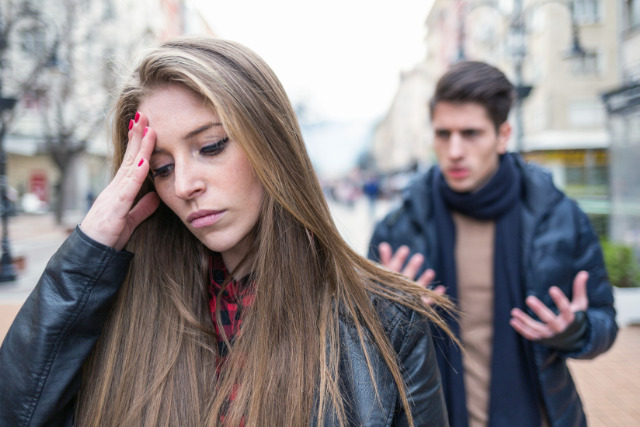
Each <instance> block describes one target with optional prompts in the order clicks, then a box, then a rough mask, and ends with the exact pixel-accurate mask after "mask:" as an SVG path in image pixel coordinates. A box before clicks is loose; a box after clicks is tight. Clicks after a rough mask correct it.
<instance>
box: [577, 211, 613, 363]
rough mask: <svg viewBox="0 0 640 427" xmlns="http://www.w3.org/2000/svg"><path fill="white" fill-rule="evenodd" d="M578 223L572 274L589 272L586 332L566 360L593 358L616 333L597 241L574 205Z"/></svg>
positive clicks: (607, 346)
mask: <svg viewBox="0 0 640 427" xmlns="http://www.w3.org/2000/svg"><path fill="white" fill-rule="evenodd" d="M575 212H576V213H575V214H576V216H577V224H578V245H577V254H576V257H575V266H574V267H575V271H576V272H578V271H580V270H586V271H587V272H589V281H588V282H587V296H588V298H589V307H588V308H587V310H586V315H587V331H586V337H585V339H584V345H583V346H582V348H580V349H579V350H577V351H573V352H570V353H567V355H566V356H567V357H572V358H580V359H592V358H594V357H596V356H598V355H600V354H602V353H604V352H605V351H607V350H608V349H609V348H610V347H611V346H612V345H613V342H614V340H615V338H616V335H617V333H618V325H617V324H616V320H615V317H616V311H615V308H614V305H613V291H612V288H611V284H610V283H609V278H608V275H607V271H606V267H605V264H604V258H603V256H602V249H601V247H600V242H599V241H598V238H597V236H596V235H595V233H594V231H593V228H592V227H591V223H590V221H589V218H588V217H587V215H586V214H585V213H584V212H582V211H581V210H580V209H579V208H578V207H577V206H575Z"/></svg>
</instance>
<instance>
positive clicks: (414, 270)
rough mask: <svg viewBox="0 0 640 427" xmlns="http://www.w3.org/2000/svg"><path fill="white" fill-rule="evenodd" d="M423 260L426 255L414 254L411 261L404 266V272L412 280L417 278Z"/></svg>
mask: <svg viewBox="0 0 640 427" xmlns="http://www.w3.org/2000/svg"><path fill="white" fill-rule="evenodd" d="M423 262H424V256H422V255H421V254H413V255H412V256H411V258H409V262H408V263H407V265H406V266H405V267H404V270H402V274H403V275H404V276H406V277H408V278H409V279H411V280H415V278H416V276H417V275H418V271H419V270H420V267H422V263H423Z"/></svg>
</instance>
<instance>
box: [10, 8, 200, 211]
mask: <svg viewBox="0 0 640 427" xmlns="http://www.w3.org/2000/svg"><path fill="white" fill-rule="evenodd" d="M0 1H2V0H0ZM66 1H67V0H63V1H60V0H40V1H38V2H37V3H38V4H37V7H38V10H39V12H38V17H37V19H39V20H40V21H43V23H44V27H45V28H46V29H47V30H46V31H45V32H44V33H42V34H40V35H39V37H43V38H49V37H54V36H55V37H57V39H63V40H65V43H69V44H73V45H74V47H75V49H74V50H73V52H71V51H70V48H68V47H65V45H64V44H63V43H60V47H59V48H57V49H56V51H55V52H54V55H53V56H52V57H51V60H49V61H48V63H47V65H46V66H45V67H44V68H42V69H41V70H40V73H42V74H43V75H41V76H40V77H39V79H38V81H39V82H44V83H45V84H44V85H42V86H40V85H39V84H36V85H34V86H33V87H32V88H31V90H27V91H26V92H24V93H22V94H20V95H19V96H18V97H19V100H18V104H17V106H16V112H15V117H14V119H13V120H12V121H11V123H10V126H9V129H8V134H7V135H6V137H5V148H6V151H7V179H8V184H9V185H10V186H11V187H13V188H14V189H15V190H17V195H18V197H20V196H23V195H25V194H28V193H32V194H36V195H37V196H38V198H39V199H40V200H41V201H42V202H43V203H46V204H53V202H54V201H55V200H54V199H55V198H56V197H59V194H60V190H61V188H62V187H63V186H64V191H65V192H66V193H67V195H66V197H65V206H63V209H64V211H65V212H66V213H68V214H69V215H71V217H72V218H70V219H69V221H72V220H74V219H78V218H77V216H78V215H82V214H84V212H86V209H87V207H88V203H89V202H90V199H91V198H92V197H94V196H95V195H97V194H98V193H99V192H100V191H101V190H102V189H103V188H104V187H105V185H106V184H107V183H108V181H109V178H110V174H111V168H110V164H109V153H110V147H109V143H108V135H109V129H108V127H109V124H108V123H107V117H108V113H109V111H108V110H109V107H110V104H111V101H112V100H113V95H114V93H115V91H116V90H117V87H118V84H119V83H120V80H121V77H122V76H123V75H126V72H127V70H129V69H130V66H131V64H133V63H135V61H136V55H137V54H138V53H139V52H141V51H142V50H143V49H146V48H149V47H151V46H154V45H156V44H157V43H159V42H161V41H163V40H167V39H170V38H172V37H174V36H178V35H182V34H189V33H198V34H213V32H212V30H211V29H210V28H209V26H208V25H207V23H206V22H205V20H204V19H203V18H202V16H201V15H200V13H199V12H198V10H197V9H196V8H194V7H193V6H191V5H190V3H189V2H188V1H185V0H136V1H133V0H100V1H86V2H76V4H77V10H75V11H74V15H73V16H71V17H70V16H69V15H68V11H67V10H65V6H66V5H67V2H66ZM13 3H14V7H22V5H23V4H30V3H33V2H29V1H27V0H23V1H21V2H13ZM70 18H71V19H77V22H75V23H74V24H73V25H69V23H65V20H68V19H70ZM70 28H71V30H70ZM64 31H73V34H69V35H68V36H67V37H66V38H65V37H61V35H60V34H59V32H64ZM56 32H58V34H57V35H56ZM29 38H31V39H33V38H34V35H33V34H30V33H27V32H23V33H21V32H16V33H15V34H12V39H13V40H14V43H13V44H11V45H9V46H8V47H7V49H6V52H5V55H4V56H5V58H6V61H5V65H8V66H10V67H12V68H14V70H13V71H15V70H16V69H18V70H19V67H20V66H21V65H24V66H25V67H26V66H27V63H29V62H33V61H34V58H32V57H31V58H30V57H29V54H30V53H29V52H27V54H26V55H25V52H23V51H22V48H21V46H23V45H24V44H25V43H30V42H35V43H37V42H38V40H35V41H30V40H29ZM36 38H37V37H36ZM67 53H69V54H70V55H72V57H67V56H66V54H67ZM11 72H12V70H3V73H4V75H5V76H7V75H10V74H11ZM64 78H69V79H72V81H71V82H72V84H73V86H74V90H75V91H76V92H75V93H76V94H77V96H75V97H74V98H73V100H72V102H68V104H69V105H66V106H65V108H66V109H70V110H72V111H71V112H72V113H75V114H76V116H79V117H81V118H82V120H81V121H80V122H79V123H76V124H75V126H78V127H82V126H87V130H89V131H90V132H88V135H90V136H89V137H88V140H87V141H86V149H84V150H82V152H81V153H80V154H79V155H77V156H74V158H73V161H72V164H71V165H70V167H69V172H68V173H67V177H66V180H65V182H62V181H61V176H60V171H59V168H58V167H56V164H55V163H54V161H53V159H52V156H51V154H50V151H47V141H46V140H45V135H46V134H47V130H48V129H47V126H50V125H51V123H49V122H47V120H46V119H45V118H44V117H43V116H44V115H45V113H46V110H47V108H46V107H48V106H49V104H48V103H51V102H54V99H56V97H57V96H59V94H58V93H55V92H53V91H52V89H50V88H45V86H46V83H47V82H50V81H53V80H55V79H64ZM5 80H6V79H5ZM3 89H4V92H9V91H11V89H12V88H11V87H10V82H8V84H7V83H6V82H5V85H4V88H3ZM14 89H15V88H14ZM46 90H49V91H51V93H47V94H43V93H42V92H43V91H46ZM43 95H44V96H43ZM45 103H47V105H44V104H45ZM83 111H85V112H84V113H83ZM84 121H86V122H91V123H83V122H84Z"/></svg>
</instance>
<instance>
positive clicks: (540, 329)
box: [509, 308, 553, 340]
mask: <svg viewBox="0 0 640 427" xmlns="http://www.w3.org/2000/svg"><path fill="white" fill-rule="evenodd" d="M511 316H512V317H511V320H510V322H509V323H510V324H511V326H512V327H513V328H514V329H515V330H516V331H517V332H518V333H519V334H521V335H522V336H524V337H525V338H527V339H529V340H538V339H541V338H548V337H549V336H551V335H552V334H553V332H552V331H551V330H550V329H549V328H548V327H547V325H545V324H543V323H541V322H538V321H537V320H534V319H533V318H532V317H531V316H529V315H528V314H526V313H525V312H523V311H522V310H520V309H518V308H514V309H513V310H511Z"/></svg>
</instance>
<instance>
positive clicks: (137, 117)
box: [135, 112, 140, 123]
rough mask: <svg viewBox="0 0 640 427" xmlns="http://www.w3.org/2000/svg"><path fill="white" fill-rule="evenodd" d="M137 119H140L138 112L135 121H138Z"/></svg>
mask: <svg viewBox="0 0 640 427" xmlns="http://www.w3.org/2000/svg"><path fill="white" fill-rule="evenodd" d="M138 120H140V113H138V112H136V119H135V122H136V123H138Z"/></svg>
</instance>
